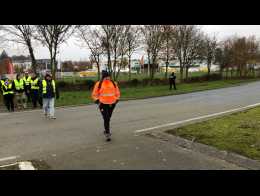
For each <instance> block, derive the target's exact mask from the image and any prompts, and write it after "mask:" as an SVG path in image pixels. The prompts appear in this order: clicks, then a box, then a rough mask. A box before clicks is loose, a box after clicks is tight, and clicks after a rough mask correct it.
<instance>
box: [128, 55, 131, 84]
mask: <svg viewBox="0 0 260 196" xmlns="http://www.w3.org/2000/svg"><path fill="white" fill-rule="evenodd" d="M128 69H129V73H128V80H129V81H130V80H131V55H129V56H128Z"/></svg>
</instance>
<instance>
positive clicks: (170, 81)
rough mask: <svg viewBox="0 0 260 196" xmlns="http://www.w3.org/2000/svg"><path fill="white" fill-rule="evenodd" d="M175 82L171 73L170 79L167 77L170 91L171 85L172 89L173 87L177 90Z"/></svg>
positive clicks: (174, 77)
mask: <svg viewBox="0 0 260 196" xmlns="http://www.w3.org/2000/svg"><path fill="white" fill-rule="evenodd" d="M175 80H176V76H175V74H174V72H172V74H171V75H170V77H169V83H170V90H172V85H173V87H174V90H177V89H176V83H175Z"/></svg>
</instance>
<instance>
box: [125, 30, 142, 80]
mask: <svg viewBox="0 0 260 196" xmlns="http://www.w3.org/2000/svg"><path fill="white" fill-rule="evenodd" d="M139 32H140V31H139V28H137V27H136V26H130V27H129V30H128V32H127V35H126V44H127V56H128V69H129V74H128V79H129V80H131V58H132V55H133V53H134V52H135V51H136V49H137V48H138V47H139V45H140V43H139V36H140V34H139Z"/></svg>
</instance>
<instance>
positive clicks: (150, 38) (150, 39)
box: [141, 25, 163, 79]
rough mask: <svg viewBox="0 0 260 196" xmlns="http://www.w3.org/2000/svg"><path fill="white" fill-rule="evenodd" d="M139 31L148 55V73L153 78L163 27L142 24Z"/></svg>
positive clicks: (160, 46)
mask: <svg viewBox="0 0 260 196" xmlns="http://www.w3.org/2000/svg"><path fill="white" fill-rule="evenodd" d="M141 31H142V33H143V35H144V40H143V41H144V44H145V48H146V52H147V56H148V74H150V78H151V79H153V78H154V72H155V66H156V64H157V60H158V55H159V52H160V50H161V48H162V42H163V33H162V32H163V28H162V25H144V26H142V27H141ZM151 65H152V66H151ZM150 68H151V70H150Z"/></svg>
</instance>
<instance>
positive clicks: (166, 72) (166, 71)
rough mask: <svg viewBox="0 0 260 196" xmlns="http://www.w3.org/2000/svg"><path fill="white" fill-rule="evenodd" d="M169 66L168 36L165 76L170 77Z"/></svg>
mask: <svg viewBox="0 0 260 196" xmlns="http://www.w3.org/2000/svg"><path fill="white" fill-rule="evenodd" d="M168 66H169V39H168V36H167V42H166V70H165V78H166V79H167V78H168Z"/></svg>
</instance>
